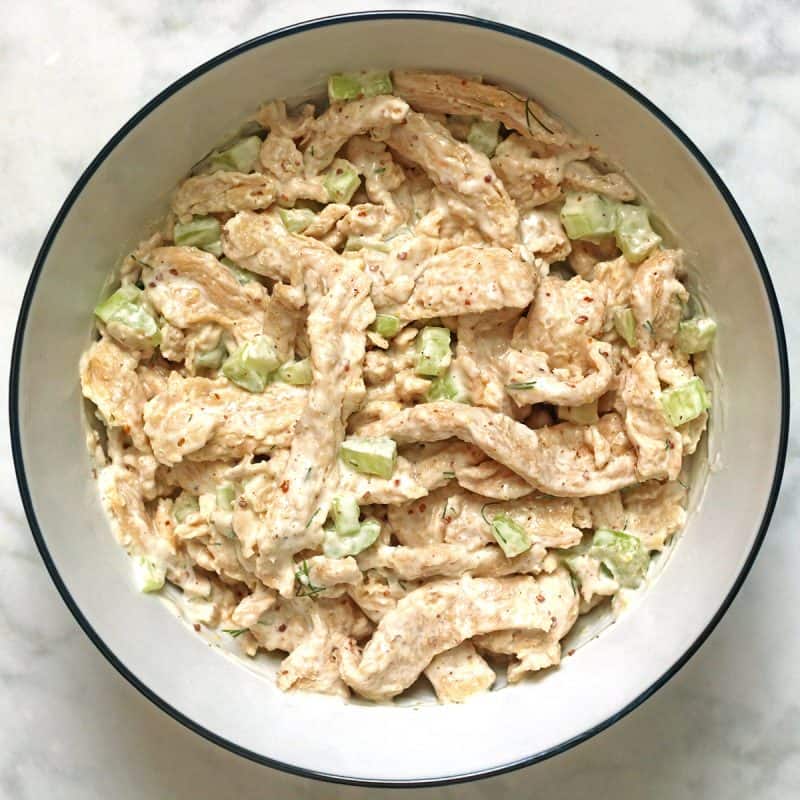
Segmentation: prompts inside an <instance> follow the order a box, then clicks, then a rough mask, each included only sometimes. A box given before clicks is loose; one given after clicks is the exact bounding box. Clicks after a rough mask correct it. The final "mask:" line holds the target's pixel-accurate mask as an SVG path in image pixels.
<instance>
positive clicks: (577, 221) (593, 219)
mask: <svg viewBox="0 0 800 800" xmlns="http://www.w3.org/2000/svg"><path fill="white" fill-rule="evenodd" d="M616 207H617V205H616V203H614V202H613V201H611V200H609V199H608V198H607V197H603V195H600V194H594V193H593V192H569V193H568V194H567V196H566V199H565V200H564V205H563V206H562V207H561V222H562V223H563V225H564V229H565V230H566V232H567V236H569V238H570V239H594V238H599V237H602V236H610V235H611V234H612V233H614V227H615V225H616V217H617V215H616Z"/></svg>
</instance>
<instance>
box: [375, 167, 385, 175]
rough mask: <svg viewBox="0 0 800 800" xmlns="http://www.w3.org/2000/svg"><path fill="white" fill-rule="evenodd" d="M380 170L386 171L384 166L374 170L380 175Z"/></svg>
mask: <svg viewBox="0 0 800 800" xmlns="http://www.w3.org/2000/svg"><path fill="white" fill-rule="evenodd" d="M382 172H386V167H378V169H376V170H375V174H376V175H380V174H381V173H382Z"/></svg>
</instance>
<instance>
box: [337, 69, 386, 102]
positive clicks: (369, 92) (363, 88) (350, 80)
mask: <svg viewBox="0 0 800 800" xmlns="http://www.w3.org/2000/svg"><path fill="white" fill-rule="evenodd" d="M391 93H392V79H391V78H390V77H389V73H388V72H380V71H378V70H373V71H369V72H366V71H365V72H340V73H337V74H334V75H331V76H330V77H329V78H328V99H329V100H330V101H331V103H336V102H338V101H342V100H357V99H359V98H361V97H375V96H376V95H379V94H391Z"/></svg>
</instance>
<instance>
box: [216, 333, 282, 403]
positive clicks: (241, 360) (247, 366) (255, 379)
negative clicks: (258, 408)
mask: <svg viewBox="0 0 800 800" xmlns="http://www.w3.org/2000/svg"><path fill="white" fill-rule="evenodd" d="M280 363H281V362H280V359H279V358H278V352H277V350H276V349H275V344H274V342H273V341H272V339H270V337H269V336H265V335H264V334H260V335H258V336H256V337H255V338H253V339H251V340H250V341H249V342H246V343H245V344H243V345H242V346H241V347H240V348H239V349H238V350H236V351H235V352H234V353H232V354H231V356H230V357H229V358H228V359H227V360H226V361H225V363H224V364H223V365H222V374H223V375H224V376H225V377H226V378H227V379H228V380H229V381H231V382H232V383H235V384H236V385H237V386H241V387H242V388H243V389H247V391H248V392H263V391H264V389H265V388H266V386H267V383H269V377H270V375H271V373H273V372H275V370H276V369H278V367H279V366H280Z"/></svg>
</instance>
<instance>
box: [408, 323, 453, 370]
mask: <svg viewBox="0 0 800 800" xmlns="http://www.w3.org/2000/svg"><path fill="white" fill-rule="evenodd" d="M451 359H452V354H451V353H450V329H449V328H436V327H433V326H431V325H428V326H427V327H425V328H423V329H422V330H421V331H420V332H419V335H418V336H417V364H416V367H415V368H414V371H415V372H416V373H417V375H422V376H424V377H426V378H437V377H438V376H439V375H441V374H442V373H443V372H444V371H445V370H446V369H447V368H448V367H449V366H450V361H451Z"/></svg>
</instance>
